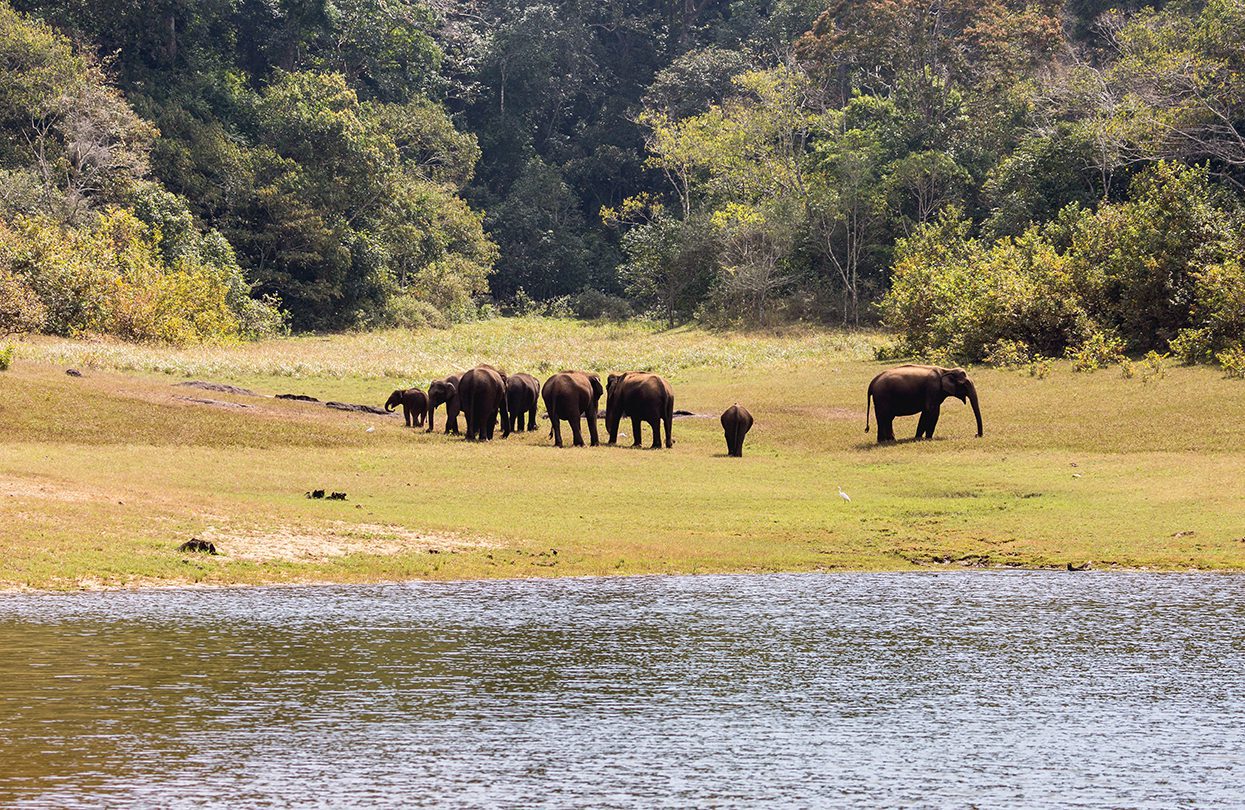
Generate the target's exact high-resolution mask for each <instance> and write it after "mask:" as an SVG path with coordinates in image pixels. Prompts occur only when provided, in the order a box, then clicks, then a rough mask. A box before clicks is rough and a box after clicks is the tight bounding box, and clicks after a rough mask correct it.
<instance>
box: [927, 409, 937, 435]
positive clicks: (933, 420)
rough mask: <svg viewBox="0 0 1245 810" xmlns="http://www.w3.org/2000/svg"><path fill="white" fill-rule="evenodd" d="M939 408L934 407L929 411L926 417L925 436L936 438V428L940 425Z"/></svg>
mask: <svg viewBox="0 0 1245 810" xmlns="http://www.w3.org/2000/svg"><path fill="white" fill-rule="evenodd" d="M938 415H939V409H938V408H934V409H933V410H932V411H930V412H929V416H928V417H927V418H926V419H925V438H927V439H932V438H934V428H936V427H937V426H938Z"/></svg>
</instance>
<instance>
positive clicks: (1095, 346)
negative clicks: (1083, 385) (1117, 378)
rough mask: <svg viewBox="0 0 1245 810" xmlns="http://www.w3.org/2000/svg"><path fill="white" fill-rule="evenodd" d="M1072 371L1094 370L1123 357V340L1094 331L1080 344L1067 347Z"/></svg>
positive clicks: (1114, 362)
mask: <svg viewBox="0 0 1245 810" xmlns="http://www.w3.org/2000/svg"><path fill="white" fill-rule="evenodd" d="M1067 357H1068V359H1069V360H1071V361H1072V370H1073V371H1085V372H1094V371H1098V370H1099V369H1102V368H1106V367H1107V366H1111V365H1115V364H1116V363H1119V362H1120V361H1121V360H1123V359H1124V341H1122V340H1120V339H1119V338H1117V337H1113V336H1111V335H1108V334H1105V333H1103V332H1094V333H1093V334H1091V335H1090V336H1089V337H1088V338H1086V339H1085V341H1084V342H1083V343H1081V345H1079V346H1076V347H1072V346H1069V347H1068V351H1067Z"/></svg>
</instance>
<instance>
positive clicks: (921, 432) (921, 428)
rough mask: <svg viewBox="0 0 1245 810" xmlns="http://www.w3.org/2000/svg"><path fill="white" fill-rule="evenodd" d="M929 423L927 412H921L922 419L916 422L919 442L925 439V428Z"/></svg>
mask: <svg viewBox="0 0 1245 810" xmlns="http://www.w3.org/2000/svg"><path fill="white" fill-rule="evenodd" d="M928 422H929V416H928V414H926V412H925V411H921V417H920V418H919V419H917V420H916V438H917V440H918V441H919V440H921V439H924V438H925V426H926V424H928Z"/></svg>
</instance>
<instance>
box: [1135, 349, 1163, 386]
mask: <svg viewBox="0 0 1245 810" xmlns="http://www.w3.org/2000/svg"><path fill="white" fill-rule="evenodd" d="M1167 357H1168V355H1166V354H1159V353H1158V352H1156V351H1153V350H1151V351H1149V352H1146V356H1145V357H1143V358H1141V381H1142V382H1150V381H1151V380H1161V379H1163V378H1164V377H1166V376H1167Z"/></svg>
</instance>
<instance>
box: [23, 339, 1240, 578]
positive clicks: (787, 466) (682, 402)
mask: <svg viewBox="0 0 1245 810" xmlns="http://www.w3.org/2000/svg"><path fill="white" fill-rule="evenodd" d="M873 341H874V338H871V337H870V336H868V335H860V334H837V333H825V332H823V333H800V334H789V335H741V334H733V333H714V332H707V331H703V330H698V329H683V330H675V331H672V332H666V331H661V330H657V329H655V328H652V327H648V326H644V325H585V324H579V323H569V322H560V321H548V320H539V319H532V320H499V321H492V322H488V323H483V324H474V325H467V326H461V327H457V328H455V329H453V330H450V331H429V332H420V333H405V332H385V333H376V334H366V335H343V336H332V337H302V338H295V339H287V340H276V341H268V342H263V343H256V344H247V345H242V346H234V347H218V348H198V349H190V350H170V349H160V348H148V347H133V346H125V345H111V344H88V343H81V342H73V341H55V340H42V339H41V340H37V341H33V342H29V343H24V344H22V345H21V346H20V347H19V349H18V359H17V360H16V362H15V363H14V365H13V368H12V369H11V370H10V371H9V372H7V373H4V374H2V375H0V586H4V587H52V588H76V587H83V586H94V585H101V586H102V585H126V584H140V583H148V584H150V583H190V582H203V583H216V584H224V583H257V582H303V581H326V580H332V581H368V580H378V579H395V578H412V577H427V578H459V577H498V576H552V575H573V574H611V573H624V574H636V573H653V572H720V571H780V570H781V571H807V570H844V569H906V568H914V567H921V566H933V567H940V566H959V565H1022V566H1064V565H1066V564H1067V563H1068V562H1073V563H1082V562H1084V561H1086V560H1093V561H1094V565H1095V567H1108V566H1112V565H1119V566H1127V567H1151V568H1161V569H1186V568H1217V569H1238V568H1242V567H1245V483H1242V482H1245V447H1242V444H1243V443H1242V437H1243V436H1245V428H1243V427H1242V425H1243V424H1245V385H1242V384H1241V383H1239V382H1233V381H1230V380H1224V379H1222V378H1221V376H1220V375H1219V374H1218V373H1217V372H1216V371H1214V370H1213V369H1207V368H1185V367H1173V368H1171V369H1169V370H1168V371H1167V373H1166V375H1165V376H1164V377H1163V378H1161V379H1156V380H1150V381H1148V382H1143V381H1142V380H1141V379H1139V378H1134V379H1123V378H1122V377H1121V375H1120V373H1119V371H1118V370H1108V371H1101V372H1098V373H1095V374H1077V373H1073V372H1072V370H1071V369H1070V368H1069V367H1068V366H1066V365H1061V364H1056V365H1055V367H1054V369H1053V372H1052V373H1051V375H1050V376H1049V377H1047V378H1045V379H1038V378H1035V377H1031V376H1029V375H1027V374H1024V373H1022V372H1008V371H995V370H989V369H976V370H974V372H973V374H974V377H975V379H976V381H977V386H978V388H979V390H980V391H981V398H982V410H983V415H984V418H985V431H986V435H985V438H983V439H980V440H979V439H976V438H974V437H973V432H974V431H973V422H972V415H971V412H970V411H969V410H968V409H967V408H964V407H962V406H960V404H959V403H958V402H956V401H949V402H948V403H947V406H946V407H945V408H944V411H943V417H942V420H941V421H940V422H939V425H938V431H939V438H938V439H937V440H936V441H934V442H928V443H920V444H917V443H911V442H901V443H899V444H896V445H894V446H890V447H884V448H878V447H875V446H874V445H873V444H872V439H873V436H872V434H869V435H866V434H865V433H864V432H863V423H864V413H863V411H864V398H865V397H864V391H865V386H866V384H867V383H868V381H869V379H870V378H871V377H872V376H873V375H874V374H876V373H877V371H878V370H879V369H880V368H882V367H883V366H882V364H879V363H877V362H875V361H873V360H872V359H871V358H872V345H871V344H872V342H873ZM481 361H489V362H492V363H494V364H495V365H498V366H500V367H504V368H506V369H508V370H512V371H520V370H524V371H530V372H532V373H534V374H536V375H537V376H544V375H546V374H548V373H549V372H551V371H554V370H557V369H559V368H563V367H579V368H588V369H592V370H597V371H600V372H602V373H604V372H608V371H611V370H621V369H630V368H651V369H653V370H656V371H659V372H662V373H663V374H666V375H667V376H668V377H669V379H670V380H671V382H672V383H673V385H674V387H675V390H676V396H677V404H678V407H680V408H685V409H687V410H690V411H693V412H696V413H698V414H706V415H708V417H709V418H685V419H679V420H677V421H676V422H675V427H674V435H675V439H676V442H677V443H676V445H675V447H674V449H673V450H672V451H660V452H652V451H647V450H643V451H635V450H631V449H629V448H606V447H602V448H586V449H566V450H561V451H559V450H556V449H554V448H552V447H551V446H549V444H550V443H549V440H548V439H547V438H546V430H545V429H544V428H542V430H540V431H538V432H536V433H530V434H525V435H522V436H518V437H512V438H510V439H507V440H505V441H495V442H493V443H492V444H491V445H471V444H467V443H465V442H462V441H461V440H458V439H455V438H452V437H445V436H442V435H441V434H440V433H439V432H438V433H437V434H434V435H425V434H424V433H422V432H416V431H412V430H408V429H406V428H404V427H402V423H401V420H400V419H393V418H388V417H378V416H371V415H365V414H350V413H343V412H338V411H332V410H328V409H326V408H324V407H322V406H317V405H310V404H303V403H296V402H287V401H282V400H275V399H271V398H267V397H248V396H235V395H230V394H222V393H216V392H207V391H197V390H193V389H186V388H181V387H176V386H174V385H173V383H177V382H180V381H183V380H186V379H206V380H211V381H214V382H221V383H231V384H235V385H241V386H245V387H247V388H251V389H253V390H255V391H256V392H259V393H263V394H276V393H284V392H289V393H302V394H310V395H313V396H317V397H319V398H321V399H340V400H347V401H351V402H366V403H373V404H379V403H380V402H381V401H383V399H384V396H385V395H386V394H387V393H388V392H389V390H391V389H393V388H395V387H398V386H399V385H406V384H410V383H417V384H420V385H426V384H427V381H428V379H429V378H431V377H433V376H440V375H442V374H444V373H446V372H448V371H451V370H455V369H460V368H463V367H467V366H470V365H473V364H474V363H476V362H481ZM68 366H73V367H75V368H79V369H81V370H82V372H83V374H84V376H83V377H81V378H74V377H69V376H66V375H65V373H64V369H65V368H66V367H68ZM191 399H208V400H214V401H215V402H216V404H204V403H201V402H192V401H190V400H191ZM226 402H229V403H235V404H237V405H245V406H247V407H228V406H226V405H223V404H220V403H226ZM732 402H740V403H742V404H745V405H747V406H748V407H749V408H750V409H751V410H752V412H753V414H754V415H755V416H756V418H757V424H756V427H755V428H754V429H753V432H752V434H751V435H750V436H749V440H748V444H747V445H746V448H745V453H746V455H745V457H744V458H743V459H741V460H740V459H729V458H726V457H725V443H724V441H723V439H722V435H721V429H720V427H719V426H718V423H717V420H716V417H717V415H718V414H719V413H721V411H722V410H723V409H724V408H725V407H726V406H728V405H730V404H731V403H732ZM439 417H440V418H442V419H443V415H441V414H439ZM542 424H547V423H543V422H542ZM369 427H370V428H373V429H372V430H371V431H370V432H369V431H368V428H369ZM915 428H916V426H915V418H912V419H908V420H900V421H899V422H897V423H896V433H897V434H899V435H901V436H904V435H910V434H911V433H913V432H915ZM624 430H626V428H624ZM839 486H841V487H842V488H843V489H844V490H845V491H846V492H848V493H849V494H850V495H851V498H852V500H851V502H850V503H848V502H845V501H843V500H841V499H840V498H839V496H838V491H837V487H839ZM317 488H325V489H328V490H338V491H345V492H346V493H347V495H348V498H347V500H346V501H321V500H310V499H307V498H306V497H304V493H305V492H306V491H308V490H312V489H317ZM190 537H201V538H206V539H211V540H212V541H213V542H215V543H216V544H217V546H218V547H219V549H220V551H221V552H222V554H221V555H219V556H215V557H211V556H206V555H187V554H181V553H178V552H177V551H176V546H177V545H178V544H179V543H181V542H182V541H184V540H186V539H188V538H190ZM555 551H556V553H555Z"/></svg>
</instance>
